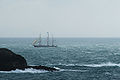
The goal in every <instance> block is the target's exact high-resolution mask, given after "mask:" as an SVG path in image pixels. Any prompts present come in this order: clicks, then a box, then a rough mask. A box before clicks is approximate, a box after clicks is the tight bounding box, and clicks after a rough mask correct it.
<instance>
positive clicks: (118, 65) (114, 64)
mask: <svg viewBox="0 0 120 80" xmlns="http://www.w3.org/2000/svg"><path fill="white" fill-rule="evenodd" d="M50 65H58V66H86V67H105V66H106V67H107V66H108V67H114V66H117V67H120V64H116V63H111V62H107V63H100V64H61V63H59V64H50Z"/></svg>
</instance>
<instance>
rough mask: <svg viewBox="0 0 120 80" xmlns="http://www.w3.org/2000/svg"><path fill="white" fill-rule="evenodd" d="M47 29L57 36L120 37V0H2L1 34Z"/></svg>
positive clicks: (32, 34) (25, 34)
mask: <svg viewBox="0 0 120 80" xmlns="http://www.w3.org/2000/svg"><path fill="white" fill-rule="evenodd" d="M47 31H49V32H50V33H52V34H54V36H56V37H120V0H0V37H37V36H38V35H39V33H42V34H46V32H47ZM43 36H45V35H43Z"/></svg>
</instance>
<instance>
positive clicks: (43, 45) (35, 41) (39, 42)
mask: <svg viewBox="0 0 120 80" xmlns="http://www.w3.org/2000/svg"><path fill="white" fill-rule="evenodd" d="M47 35H48V36H47V41H46V42H47V44H46V45H45V44H42V38H41V34H40V37H39V39H38V40H34V42H33V46H34V47H57V45H54V39H53V36H52V44H51V45H50V44H49V43H50V39H49V32H47Z"/></svg>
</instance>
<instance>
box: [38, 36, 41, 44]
mask: <svg viewBox="0 0 120 80" xmlns="http://www.w3.org/2000/svg"><path fill="white" fill-rule="evenodd" d="M38 44H39V45H41V34H40V37H39V42H38Z"/></svg>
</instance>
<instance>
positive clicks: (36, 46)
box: [33, 45, 57, 47]
mask: <svg viewBox="0 0 120 80" xmlns="http://www.w3.org/2000/svg"><path fill="white" fill-rule="evenodd" d="M33 46H34V47H57V46H56V45H52V46H50V45H33Z"/></svg>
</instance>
